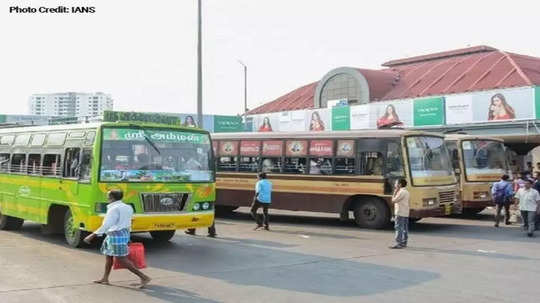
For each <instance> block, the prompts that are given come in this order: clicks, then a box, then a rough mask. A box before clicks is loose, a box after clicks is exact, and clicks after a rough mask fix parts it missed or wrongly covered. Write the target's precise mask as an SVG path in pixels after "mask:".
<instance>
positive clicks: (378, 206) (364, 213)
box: [354, 199, 390, 229]
mask: <svg viewBox="0 0 540 303" xmlns="http://www.w3.org/2000/svg"><path fill="white" fill-rule="evenodd" d="M354 221H355V222H356V224H357V225H358V226H360V227H367V228H371V229H380V228H384V227H386V226H387V225H388V223H389V222H390V210H389V209H388V207H386V205H385V204H384V203H383V202H382V201H380V200H376V199H369V200H365V201H362V202H360V203H358V204H357V205H356V207H355V208H354Z"/></svg>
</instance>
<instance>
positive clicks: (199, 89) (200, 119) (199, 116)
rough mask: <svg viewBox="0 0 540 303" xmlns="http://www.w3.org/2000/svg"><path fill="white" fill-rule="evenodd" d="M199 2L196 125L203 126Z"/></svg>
mask: <svg viewBox="0 0 540 303" xmlns="http://www.w3.org/2000/svg"><path fill="white" fill-rule="evenodd" d="M198 2H199V18H198V29H199V31H198V37H197V38H198V39H197V125H198V126H199V127H200V128H203V114H202V39H201V32H202V28H201V27H202V22H201V21H202V13H201V0H198Z"/></svg>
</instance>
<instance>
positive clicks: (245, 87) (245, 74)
mask: <svg viewBox="0 0 540 303" xmlns="http://www.w3.org/2000/svg"><path fill="white" fill-rule="evenodd" d="M238 63H240V64H241V65H242V66H243V67H244V114H243V116H244V123H247V111H248V106H247V65H245V64H244V62H242V61H240V60H238Z"/></svg>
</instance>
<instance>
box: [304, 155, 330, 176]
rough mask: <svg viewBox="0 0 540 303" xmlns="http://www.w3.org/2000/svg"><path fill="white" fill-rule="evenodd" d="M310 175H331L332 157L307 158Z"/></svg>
mask: <svg viewBox="0 0 540 303" xmlns="http://www.w3.org/2000/svg"><path fill="white" fill-rule="evenodd" d="M309 174H310V175H331V174H332V158H311V159H309Z"/></svg>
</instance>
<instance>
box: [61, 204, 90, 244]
mask: <svg viewBox="0 0 540 303" xmlns="http://www.w3.org/2000/svg"><path fill="white" fill-rule="evenodd" d="M87 234H88V233H87V232H85V231H82V230H80V229H79V228H78V227H77V226H75V223H74V222H73V215H72V214H71V210H69V209H68V210H67V211H66V214H65V215H64V236H65V238H66V242H67V244H68V245H69V246H71V247H81V246H83V245H84V242H83V239H84V237H86V235H87Z"/></svg>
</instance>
